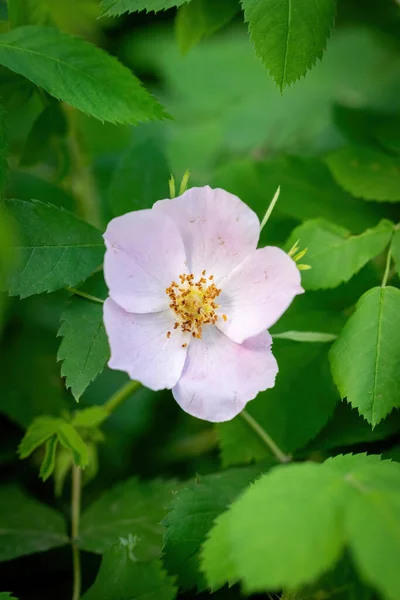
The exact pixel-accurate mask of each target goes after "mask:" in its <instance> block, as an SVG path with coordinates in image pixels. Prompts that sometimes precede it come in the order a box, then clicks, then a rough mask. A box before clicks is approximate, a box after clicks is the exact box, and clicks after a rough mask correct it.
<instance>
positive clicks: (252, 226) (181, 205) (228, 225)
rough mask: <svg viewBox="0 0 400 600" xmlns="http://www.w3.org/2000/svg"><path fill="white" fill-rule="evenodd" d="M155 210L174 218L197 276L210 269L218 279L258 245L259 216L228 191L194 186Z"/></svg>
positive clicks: (162, 203) (190, 266) (192, 271)
mask: <svg viewBox="0 0 400 600" xmlns="http://www.w3.org/2000/svg"><path fill="white" fill-rule="evenodd" d="M153 210H154V212H155V213H157V214H160V213H162V214H165V215H167V216H169V217H170V218H171V219H172V220H173V221H174V223H175V225H176V226H177V228H178V229H179V231H180V234H181V236H182V239H183V242H184V245H185V250H186V256H187V260H188V268H189V271H190V272H191V273H193V274H194V275H195V276H196V278H197V277H199V276H200V274H201V272H202V271H203V269H206V270H207V274H208V275H214V277H215V281H218V280H219V279H221V278H222V277H225V275H227V274H228V273H229V272H230V271H231V270H232V269H233V268H234V267H235V266H236V265H238V264H239V263H240V262H241V261H242V260H243V259H244V258H245V256H247V255H248V254H249V253H250V252H251V251H252V250H255V249H256V247H257V242H258V238H259V235H260V222H259V220H258V217H257V215H256V214H255V212H254V211H252V210H251V208H249V207H248V206H247V204H245V203H244V202H242V201H241V200H240V198H238V197H237V196H234V195H233V194H230V193H229V192H226V191H225V190H221V189H212V188H210V187H209V186H205V187H202V188H192V189H190V190H187V191H186V192H185V193H184V194H183V195H182V196H179V197H178V198H174V199H172V200H160V201H159V202H156V203H155V204H154V206H153Z"/></svg>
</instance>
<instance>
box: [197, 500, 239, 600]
mask: <svg viewBox="0 0 400 600" xmlns="http://www.w3.org/2000/svg"><path fill="white" fill-rule="evenodd" d="M230 525H231V515H230V511H228V512H225V513H223V514H222V515H220V516H219V517H218V518H217V519H216V521H215V523H214V526H213V528H212V529H211V531H210V533H209V535H208V539H207V540H206V542H205V544H203V548H202V552H201V556H200V567H201V570H202V571H203V573H204V575H205V576H206V579H207V582H208V585H209V587H210V588H211V590H212V591H215V590H218V589H219V588H220V587H222V586H223V585H225V583H228V585H229V587H230V586H232V585H233V584H235V583H237V581H239V575H238V571H237V567H236V562H235V561H234V560H233V557H232V552H231V541H230Z"/></svg>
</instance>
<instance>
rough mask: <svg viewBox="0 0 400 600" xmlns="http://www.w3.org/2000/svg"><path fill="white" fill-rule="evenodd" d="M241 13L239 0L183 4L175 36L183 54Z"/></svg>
mask: <svg viewBox="0 0 400 600" xmlns="http://www.w3.org/2000/svg"><path fill="white" fill-rule="evenodd" d="M238 11H239V3H238V2H237V0H219V1H218V2H217V3H215V2H213V0H191V2H190V3H189V4H183V5H182V6H181V7H180V9H179V10H178V13H177V15H176V20H175V35H176V39H177V42H178V46H179V48H180V50H181V52H183V53H185V52H187V51H188V50H190V48H192V47H193V46H195V45H196V44H198V43H199V42H200V41H201V40H202V39H203V38H205V37H208V36H210V35H212V34H213V33H215V32H216V31H218V29H221V27H223V26H224V25H226V24H227V23H229V21H231V19H233V17H234V16H235V14H236V13H237V12H238Z"/></svg>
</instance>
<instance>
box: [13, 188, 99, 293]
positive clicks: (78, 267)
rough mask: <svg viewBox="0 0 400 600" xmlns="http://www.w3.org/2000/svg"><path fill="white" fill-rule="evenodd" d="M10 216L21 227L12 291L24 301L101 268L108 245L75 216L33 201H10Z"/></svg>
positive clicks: (82, 278) (84, 276)
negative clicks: (105, 248)
mask: <svg viewBox="0 0 400 600" xmlns="http://www.w3.org/2000/svg"><path fill="white" fill-rule="evenodd" d="M5 204H6V207H7V209H8V210H9V213H10V215H11V216H12V217H13V218H14V219H15V221H16V222H17V223H18V225H19V227H20V237H21V245H16V246H13V249H14V251H15V252H17V253H18V255H19V256H18V259H19V262H18V268H16V269H15V270H14V272H13V273H12V274H11V276H10V278H9V282H8V291H9V294H10V295H11V296H16V295H19V296H21V297H22V298H25V297H26V296H30V295H32V294H40V293H42V292H52V291H54V290H57V289H59V288H62V287H68V286H74V285H77V284H78V283H80V282H81V281H83V280H84V279H86V278H87V277H88V276H89V275H90V274H91V273H92V271H93V270H94V269H95V268H96V267H98V266H99V264H101V262H102V259H103V255H104V244H103V239H102V236H101V233H100V231H98V230H97V229H95V228H94V227H92V226H91V225H89V223H86V222H85V221H82V220H81V219H79V218H78V217H76V216H75V215H73V214H72V213H69V212H67V211H66V210H63V209H60V208H57V207H55V206H52V205H49V204H43V203H42V202H38V201H35V200H33V201H32V202H25V201H23V200H7V201H6V202H5Z"/></svg>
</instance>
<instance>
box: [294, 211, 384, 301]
mask: <svg viewBox="0 0 400 600" xmlns="http://www.w3.org/2000/svg"><path fill="white" fill-rule="evenodd" d="M392 234H393V223H391V222H390V221H387V220H383V221H381V222H380V223H379V225H377V226H376V227H374V228H372V229H367V230H366V231H364V233H362V234H361V235H351V234H350V232H349V231H348V230H347V229H343V228H342V227H338V226H337V225H333V224H332V223H328V222H327V221H324V220H322V219H317V220H315V221H306V222H305V223H303V225H300V226H299V227H296V229H295V230H294V231H293V232H292V234H291V236H290V239H289V241H288V242H287V248H291V246H293V244H294V243H295V242H296V240H300V247H301V248H306V247H307V248H308V250H307V254H306V255H305V258H304V259H303V262H306V263H307V264H308V265H310V266H311V269H310V270H308V271H304V272H302V276H301V282H302V285H303V287H304V288H305V289H309V290H317V289H321V288H332V287H336V286H338V285H340V284H341V283H343V282H344V281H348V280H349V279H350V278H351V277H353V275H355V274H356V273H357V272H358V271H359V270H360V269H361V268H362V267H363V266H364V265H365V264H367V262H369V261H370V260H372V259H373V258H375V256H377V255H378V254H380V253H381V252H383V250H384V249H385V248H386V246H387V245H388V244H389V242H390V239H391V236H392Z"/></svg>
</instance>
